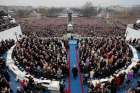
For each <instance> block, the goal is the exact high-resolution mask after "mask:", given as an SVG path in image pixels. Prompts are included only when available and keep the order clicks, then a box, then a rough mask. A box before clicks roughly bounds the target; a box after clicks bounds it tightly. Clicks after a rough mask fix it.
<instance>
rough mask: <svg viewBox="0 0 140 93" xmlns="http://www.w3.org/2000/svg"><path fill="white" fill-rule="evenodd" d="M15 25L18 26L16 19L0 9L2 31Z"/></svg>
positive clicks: (0, 27) (0, 29)
mask: <svg viewBox="0 0 140 93" xmlns="http://www.w3.org/2000/svg"><path fill="white" fill-rule="evenodd" d="M15 26H17V23H16V22H15V21H14V19H13V18H11V16H9V15H8V14H7V13H5V12H4V11H0V31H4V30H7V29H10V28H12V27H15Z"/></svg>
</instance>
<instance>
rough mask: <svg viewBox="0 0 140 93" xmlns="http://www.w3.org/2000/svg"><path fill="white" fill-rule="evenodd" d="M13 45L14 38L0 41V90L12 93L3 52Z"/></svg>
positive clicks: (4, 92)
mask: <svg viewBox="0 0 140 93" xmlns="http://www.w3.org/2000/svg"><path fill="white" fill-rule="evenodd" d="M13 45H14V40H5V41H1V42H0V92H1V93H12V92H11V89H10V76H9V74H8V69H7V67H6V63H5V58H4V57H3V55H4V53H5V52H6V51H7V50H8V49H10V47H11V46H13Z"/></svg>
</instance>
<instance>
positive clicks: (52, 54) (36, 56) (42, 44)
mask: <svg viewBox="0 0 140 93" xmlns="http://www.w3.org/2000/svg"><path fill="white" fill-rule="evenodd" d="M14 57H15V58H16V60H17V61H16V63H15V64H16V65H17V66H18V67H19V69H21V70H25V71H26V72H27V73H28V74H31V75H33V76H35V77H36V78H41V77H43V78H46V79H50V80H52V79H56V80H60V79H61V78H63V77H65V76H66V74H67V70H68V68H67V64H66V62H67V59H66V49H65V47H64V46H63V41H62V40H58V39H42V38H39V37H36V36H30V37H25V38H23V39H22V40H20V41H18V42H17V43H16V47H15V50H14Z"/></svg>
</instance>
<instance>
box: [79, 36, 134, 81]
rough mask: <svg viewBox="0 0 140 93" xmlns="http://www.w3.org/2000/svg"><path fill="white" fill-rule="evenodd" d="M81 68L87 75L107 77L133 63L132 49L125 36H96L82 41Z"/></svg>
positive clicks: (80, 50)
mask: <svg viewBox="0 0 140 93" xmlns="http://www.w3.org/2000/svg"><path fill="white" fill-rule="evenodd" d="M79 52H80V64H79V65H80V69H81V72H82V73H83V74H84V75H85V77H87V76H89V77H90V78H91V79H93V78H98V79H100V78H106V77H109V76H110V75H113V74H114V72H115V71H117V70H119V69H121V68H122V67H124V66H126V65H129V64H130V63H131V57H132V51H131V49H130V48H129V47H128V45H127V43H126V42H125V39H124V38H120V37H106V38H104V37H94V38H93V39H82V40H81V41H80V48H79Z"/></svg>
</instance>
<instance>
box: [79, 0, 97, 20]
mask: <svg viewBox="0 0 140 93" xmlns="http://www.w3.org/2000/svg"><path fill="white" fill-rule="evenodd" d="M81 15H82V16H84V17H91V16H95V15H97V9H96V8H95V7H93V5H92V2H86V4H85V5H84V6H83V7H82V10H81Z"/></svg>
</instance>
